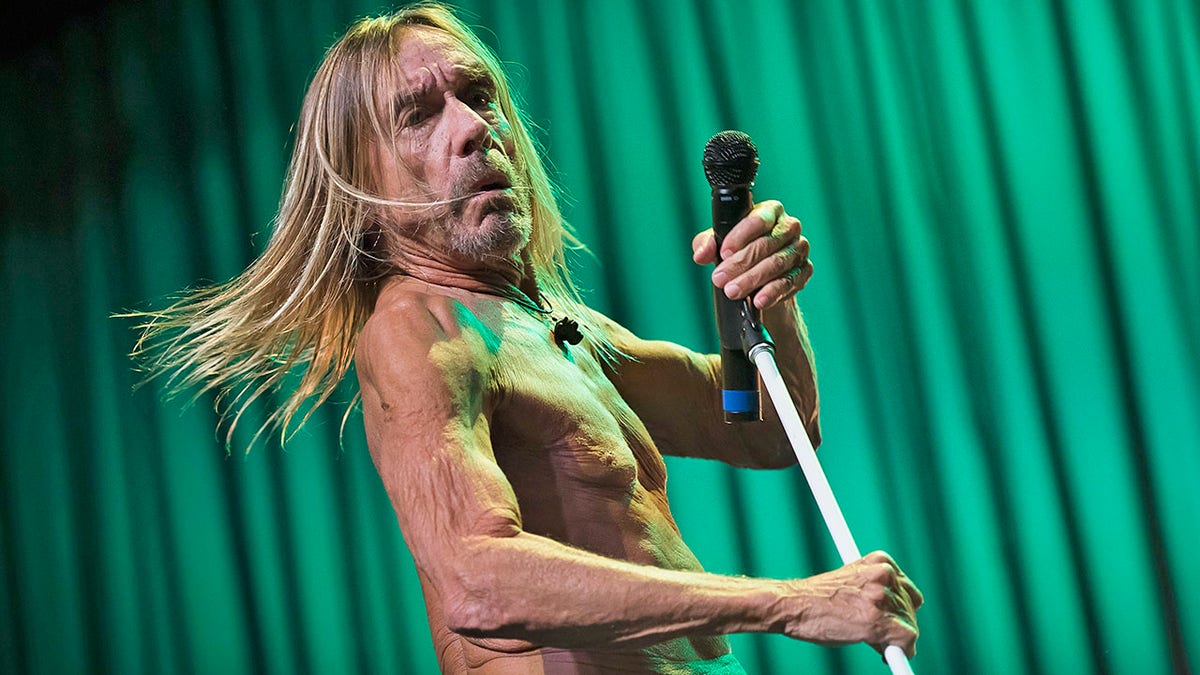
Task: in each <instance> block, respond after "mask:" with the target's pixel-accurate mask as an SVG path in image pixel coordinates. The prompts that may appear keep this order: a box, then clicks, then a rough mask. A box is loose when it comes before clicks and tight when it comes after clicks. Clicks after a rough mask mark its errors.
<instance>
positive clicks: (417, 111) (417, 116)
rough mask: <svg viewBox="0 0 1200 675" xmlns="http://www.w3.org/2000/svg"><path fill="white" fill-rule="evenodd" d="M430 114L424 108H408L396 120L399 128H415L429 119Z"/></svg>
mask: <svg viewBox="0 0 1200 675" xmlns="http://www.w3.org/2000/svg"><path fill="white" fill-rule="evenodd" d="M430 116H431V115H430V113H429V111H428V110H426V109H424V108H409V109H408V110H405V111H404V112H402V113H400V119H399V120H398V122H399V126H400V128H402V129H403V128H407V127H415V126H417V125H419V124H421V123H422V122H424V121H425V120H427V119H429V118H430Z"/></svg>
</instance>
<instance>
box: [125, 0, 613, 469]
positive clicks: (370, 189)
mask: <svg viewBox="0 0 1200 675" xmlns="http://www.w3.org/2000/svg"><path fill="white" fill-rule="evenodd" d="M411 26H425V27H429V28H434V29H436V30H439V31H442V32H444V33H446V34H448V35H450V36H451V37H452V38H453V39H455V40H456V41H457V42H458V43H460V44H461V45H462V46H463V47H464V48H465V49H467V50H468V51H469V52H470V53H472V54H474V55H475V56H477V57H478V58H479V59H480V60H481V61H482V62H483V64H484V65H485V67H486V68H487V69H488V70H489V74H490V75H491V77H492V80H493V81H494V82H495V83H496V86H497V101H498V105H499V106H500V110H501V112H502V114H503V115H504V116H505V117H506V118H507V119H508V120H509V123H510V125H511V132H512V135H513V140H514V142H515V146H516V152H515V156H514V157H513V163H514V168H515V170H516V171H517V172H519V173H523V174H524V177H525V179H526V184H527V185H529V186H530V191H531V192H530V196H529V203H530V206H531V216H532V234H531V237H530V242H529V245H528V249H527V254H528V257H529V260H530V264H531V265H532V267H533V270H534V273H535V275H536V278H537V280H538V287H539V292H540V293H541V294H542V295H543V296H544V297H545V298H546V299H547V300H548V301H549V302H550V303H551V304H552V305H553V306H554V307H555V308H556V309H558V310H559V311H561V312H564V313H566V314H568V315H570V316H573V317H579V318H580V322H581V323H582V324H584V326H585V327H588V328H592V330H589V331H586V332H587V333H588V334H589V335H590V336H592V337H591V338H590V339H591V340H592V341H593V342H594V343H596V346H599V347H600V351H601V352H607V351H608V349H607V347H608V345H607V342H606V341H604V340H602V339H597V338H596V337H595V336H599V335H602V333H601V332H600V331H599V330H596V329H597V328H598V327H596V326H592V325H591V324H592V323H593V322H592V320H591V316H592V315H591V314H590V313H589V312H587V311H586V310H585V309H584V308H583V306H582V302H581V300H580V298H579V294H578V292H577V290H576V288H575V286H574V285H573V283H572V282H571V278H570V274H569V273H568V270H567V267H566V260H565V255H564V253H565V251H564V250H565V248H566V247H567V246H572V247H578V248H582V244H580V242H579V241H578V240H577V239H576V238H575V236H574V235H573V234H572V233H571V231H570V229H569V228H568V227H567V226H566V225H565V223H564V222H563V219H562V215H561V213H560V212H559V209H558V205H557V202H556V199H555V189H554V187H553V185H552V183H551V181H550V179H549V176H548V175H547V173H546V170H545V167H544V166H543V164H542V161H541V158H540V155H539V153H538V149H537V147H536V146H535V144H534V141H533V139H532V137H531V136H530V134H529V132H528V130H527V128H526V126H525V124H524V122H523V121H522V116H521V114H520V112H519V110H518V107H517V105H516V103H515V102H514V100H513V96H512V93H511V92H510V90H509V87H508V83H507V80H506V78H505V77H504V75H503V72H502V69H501V66H500V62H499V60H498V59H497V58H496V56H495V55H494V54H493V53H492V52H491V50H490V49H488V47H487V46H486V45H485V44H483V42H482V41H480V40H479V38H478V37H476V35H475V34H474V33H473V32H472V31H471V30H470V28H468V27H467V26H466V25H465V24H464V23H463V22H462V21H460V20H459V19H458V18H456V17H455V16H454V15H453V14H452V13H451V12H450V10H449V9H447V8H446V7H444V6H442V5H439V4H435V3H421V4H418V5H414V6H411V7H407V8H405V9H402V10H399V11H397V12H394V13H391V14H387V15H384V16H379V17H374V18H367V19H362V20H360V21H358V22H356V23H355V24H354V25H352V26H351V27H350V29H349V30H348V31H347V32H346V34H345V35H344V36H342V38H341V39H340V40H338V41H337V43H335V44H334V45H333V46H332V47H331V48H330V49H329V51H328V52H327V53H326V55H325V59H324V60H323V61H322V63H321V65H320V67H319V68H318V69H317V72H316V74H315V75H314V76H313V79H312V82H311V83H310V84H309V88H308V91H307V93H306V95H305V97H304V104H303V107H302V108H301V112H300V122H299V125H298V126H297V130H296V143H295V148H294V150H293V153H292V158H291V163H290V165H289V168H288V173H287V179H286V183H285V188H284V193H283V198H282V201H281V204H280V208H279V213H278V214H277V216H276V218H275V222H274V232H273V233H272V235H271V239H270V241H269V242H268V244H267V247H266V250H265V251H263V253H262V255H261V256H259V257H258V258H257V259H256V260H254V261H253V262H252V263H251V264H250V266H249V267H248V268H247V269H246V270H245V271H243V272H242V273H241V274H240V275H238V276H237V277H235V278H234V279H232V280H230V281H228V282H226V283H223V284H217V285H214V286H210V287H207V288H201V289H198V290H192V291H187V292H184V293H182V294H181V295H180V296H177V297H176V299H175V301H174V302H173V304H171V305H170V306H168V307H167V308H166V309H163V310H159V311H147V312H133V313H131V314H130V315H132V316H137V317H140V318H143V319H148V321H146V322H145V323H143V324H142V325H140V326H139V329H140V330H141V331H142V333H141V336H140V338H139V339H138V342H137V344H136V345H135V347H134V350H133V354H132V355H133V357H134V358H135V359H136V360H138V362H139V363H140V365H141V367H142V368H143V369H144V370H145V371H146V372H147V373H148V379H152V378H154V377H157V376H160V375H165V377H166V383H165V389H166V391H167V392H168V394H170V395H174V394H178V393H180V392H182V391H184V390H191V389H195V390H196V393H195V396H196V397H199V396H200V395H202V394H203V393H205V392H208V391H215V392H216V393H217V397H216V401H217V406H218V409H219V410H220V411H221V415H222V421H227V422H228V427H227V431H226V435H225V440H226V450H227V451H228V450H229V448H230V447H231V445H232V440H233V434H234V430H235V429H236V427H237V424H238V421H239V420H240V419H241V417H242V415H243V414H244V413H245V412H246V411H247V409H248V408H249V407H250V406H251V404H252V403H253V402H254V401H256V400H258V399H260V398H261V397H262V396H263V395H264V394H269V393H274V392H277V391H280V390H282V389H283V388H284V387H283V385H284V381H285V379H288V380H290V379H291V378H289V377H288V376H289V374H294V375H298V376H299V380H298V382H297V383H296V385H295V387H294V388H292V389H291V390H290V393H288V394H287V395H286V397H285V398H284V399H283V400H282V402H280V403H279V404H278V405H276V406H275V407H274V408H273V409H272V410H271V411H270V413H269V414H268V416H267V417H266V419H265V420H264V421H263V423H262V424H261V425H260V426H259V427H258V429H257V431H256V432H255V434H254V435H253V437H252V438H251V440H250V442H249V443H248V444H247V448H246V451H247V452H249V449H250V448H251V447H253V445H254V443H255V442H256V441H257V440H258V438H259V437H260V436H261V435H262V434H263V433H264V432H266V431H268V430H277V431H279V433H280V441H281V443H282V442H285V441H286V440H287V438H289V437H290V436H291V435H292V434H293V433H295V431H296V430H298V429H299V428H300V427H302V426H303V425H304V424H305V422H307V421H308V419H309V418H310V417H311V415H312V414H313V412H314V411H315V410H316V409H317V408H318V407H319V406H320V405H321V404H323V403H325V402H326V401H327V400H328V399H329V397H330V395H331V394H333V392H334V390H335V389H336V388H337V386H338V383H339V382H341V381H342V379H343V378H344V377H345V375H346V373H347V372H348V371H349V369H350V367H351V365H352V363H353V356H354V347H355V344H356V341H357V338H358V334H359V331H360V330H361V328H362V326H363V324H364V323H365V321H366V320H367V317H368V316H370V314H371V311H372V310H373V308H374V303H375V299H376V296H377V293H378V285H379V281H380V279H381V277H383V276H386V275H387V274H390V273H394V272H402V270H398V269H397V268H396V266H395V261H394V260H391V259H389V258H388V256H387V254H386V252H385V251H383V250H382V249H383V248H384V247H382V245H381V244H380V239H381V237H380V231H379V224H378V223H379V220H378V217H379V214H380V211H379V207H380V206H381V205H387V204H391V203H392V202H389V201H388V200H387V199H386V198H385V197H384V196H382V195H379V194H378V190H377V185H376V184H375V182H376V181H375V178H374V169H373V167H374V164H373V162H372V158H371V153H370V151H369V148H370V146H371V143H372V142H373V141H374V140H375V139H378V138H388V137H390V135H389V132H390V130H391V125H392V124H393V121H392V120H391V119H389V116H387V115H384V116H382V118H381V115H380V110H381V109H383V108H381V106H380V105H379V103H380V100H379V99H378V96H379V95H380V94H379V89H380V87H378V85H379V84H380V83H382V82H387V81H390V79H391V78H392V76H393V75H394V72H395V68H396V67H397V66H396V65H395V56H396V52H397V50H398V48H399V44H400V40H401V33H402V31H403V30H404V28H406V27H411ZM393 257H394V256H393ZM127 316H129V315H127ZM289 384H290V382H289ZM358 396H359V395H358V394H357V393H356V394H355V395H354V399H353V400H352V401H351V402H350V405H349V406H348V408H347V410H346V414H345V415H343V417H342V425H343V427H344V426H345V423H346V419H347V417H348V415H349V413H350V411H351V410H352V409H353V407H354V403H355V402H356V401H357V400H358ZM301 413H302V415H301V417H300V419H299V422H298V423H295V424H293V422H294V421H295V418H296V416H297V415H298V414H301Z"/></svg>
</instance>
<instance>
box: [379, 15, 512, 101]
mask: <svg viewBox="0 0 1200 675" xmlns="http://www.w3.org/2000/svg"><path fill="white" fill-rule="evenodd" d="M397 38H398V39H399V46H398V47H397V48H396V51H395V58H394V60H393V64H392V65H393V73H392V78H393V80H394V81H393V86H394V87H395V93H397V94H402V95H403V94H407V95H409V96H412V97H413V98H419V97H420V96H421V95H422V94H425V93H428V92H429V91H430V90H437V89H443V88H446V87H449V86H453V85H455V84H457V83H459V82H464V81H478V80H483V79H492V78H494V77H495V76H494V74H493V73H492V72H491V69H490V68H488V66H487V64H486V63H485V62H484V61H483V59H481V58H480V57H479V56H478V55H476V54H474V53H473V52H472V51H471V50H470V49H469V48H467V46H466V45H464V44H462V43H461V42H459V41H458V40H457V39H455V38H454V36H452V35H450V34H448V33H445V32H443V31H441V30H438V29H436V28H431V27H427V26H406V27H404V28H402V29H401V30H400V32H399V34H398V35H397Z"/></svg>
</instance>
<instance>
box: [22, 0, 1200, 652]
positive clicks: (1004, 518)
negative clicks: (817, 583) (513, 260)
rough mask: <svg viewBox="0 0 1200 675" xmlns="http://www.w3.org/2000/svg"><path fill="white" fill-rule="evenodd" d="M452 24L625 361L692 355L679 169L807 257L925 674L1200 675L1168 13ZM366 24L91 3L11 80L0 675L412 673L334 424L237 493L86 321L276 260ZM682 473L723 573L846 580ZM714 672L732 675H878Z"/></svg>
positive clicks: (1030, 4) (794, 493)
mask: <svg viewBox="0 0 1200 675" xmlns="http://www.w3.org/2000/svg"><path fill="white" fill-rule="evenodd" d="M93 4H94V3H93ZM460 6H461V8H462V9H463V10H464V16H465V18H466V19H467V22H468V23H470V24H474V25H477V26H480V27H481V36H482V37H483V39H484V40H485V41H486V42H488V43H489V44H492V45H493V46H495V47H497V48H498V50H499V53H500V55H501V58H502V59H503V60H504V61H505V63H506V67H508V68H509V69H510V72H511V75H512V77H513V78H514V81H515V82H517V83H518V89H519V90H520V92H521V96H522V97H523V99H524V100H525V102H526V109H527V112H528V115H529V118H530V120H531V121H532V122H534V123H535V124H536V125H537V127H539V129H540V132H539V140H540V141H541V143H542V144H543V146H544V148H545V152H546V155H547V157H548V159H549V160H550V163H551V165H552V166H553V167H554V173H555V177H556V179H557V181H558V183H559V185H560V186H561V188H562V191H563V194H564V206H565V209H564V210H565V213H566V216H567V218H568V220H569V221H570V222H571V224H572V225H573V227H574V228H575V229H576V230H577V232H578V233H579V235H580V237H581V238H582V239H583V240H584V241H585V242H586V243H587V244H588V246H589V247H590V249H591V251H592V254H587V253H578V254H575V255H573V264H574V265H575V269H576V273H577V278H578V280H579V281H580V283H581V285H582V286H583V287H584V288H586V289H588V292H587V297H588V298H589V300H590V302H591V303H592V304H593V305H594V306H595V307H596V308H598V309H600V310H601V311H604V312H606V313H608V314H610V315H611V316H613V317H614V318H616V319H617V320H619V321H621V322H622V323H624V324H625V325H627V326H628V327H630V328H631V329H633V330H634V331H635V332H637V333H639V334H640V335H642V336H644V337H648V338H658V339H669V340H674V341H677V342H680V343H682V344H684V345H687V346H689V347H692V348H695V349H700V350H705V351H711V350H712V349H714V348H715V346H716V341H715V333H714V330H713V326H712V323H713V320H712V317H711V307H710V302H711V301H710V295H709V287H708V281H707V271H706V270H703V269H701V268H699V267H697V266H695V265H693V264H692V263H691V261H690V245H689V244H690V240H691V237H692V235H693V234H694V233H695V232H696V231H699V230H701V229H704V228H705V227H707V225H708V223H707V220H708V204H709V198H708V194H707V185H706V184H705V182H704V179H703V174H702V172H701V170H700V166H699V164H700V162H699V160H700V154H701V150H702V148H703V145H704V143H705V141H706V140H707V139H708V137H709V136H711V135H712V134H713V133H715V132H717V131H719V130H721V129H725V128H739V129H742V130H744V131H746V132H747V133H749V134H750V135H751V136H752V137H753V138H754V139H755V141H756V143H757V144H758V146H759V148H760V155H761V160H762V165H761V169H760V172H759V178H758V184H757V185H756V188H755V194H756V196H757V197H759V198H761V199H765V198H777V199H780V200H782V201H783V202H784V204H785V205H786V206H787V208H788V211H789V212H790V213H792V214H794V215H797V216H798V217H800V218H801V219H802V220H803V221H804V227H805V233H806V235H807V236H808V237H809V238H810V240H811V241H812V245H813V259H814V261H815V263H816V270H817V271H816V276H815V277H814V279H813V281H812V282H811V284H810V285H809V287H808V288H807V289H806V290H805V291H803V293H802V294H801V295H800V299H799V302H800V304H801V307H802V308H803V310H804V313H805V316H806V319H807V321H808V323H809V326H810V331H811V335H812V339H813V343H814V346H815V349H816V354H817V360H818V368H819V371H820V383H821V394H822V404H823V405H822V408H823V410H822V412H823V415H822V419H823V429H824V434H823V436H824V445H823V446H822V450H821V458H822V462H823V464H824V465H825V467H826V471H827V472H828V473H829V476H830V480H831V483H832V484H833V487H834V490H835V492H836V493H837V494H838V497H839V500H840V501H841V503H842V507H843V509H844V511H845V512H846V516H847V519H848V521H849V523H850V525H851V527H852V529H853V531H854V533H855V536H856V539H857V540H858V542H859V545H860V546H861V547H862V548H863V549H864V550H872V549H876V548H883V549H886V550H888V551H889V552H891V553H892V554H893V555H894V556H895V557H896V558H897V559H898V560H899V561H900V563H901V564H902V565H903V566H904V567H905V569H906V571H908V572H909V574H910V575H911V576H912V577H913V578H914V579H915V580H916V581H917V582H918V584H919V585H920V586H921V587H922V589H923V590H924V592H925V595H926V597H927V599H928V604H927V606H926V608H925V609H923V610H922V611H921V614H920V618H921V627H922V638H921V641H920V642H919V653H918V656H917V657H916V660H915V662H914V667H915V668H916V670H917V672H919V673H967V672H970V673H1011V672H1027V673H1056V674H1057V673H1133V672H1137V673H1186V672H1191V670H1194V669H1197V667H1198V666H1200V652H1198V651H1197V647H1196V645H1200V578H1198V577H1197V575H1196V574H1195V573H1194V567H1195V562H1194V561H1195V560H1197V559H1200V274H1198V272H1197V270H1198V269H1200V268H1198V267H1197V265H1196V263H1195V261H1196V260H1200V197H1198V196H1197V195H1200V140H1198V138H1197V133H1196V130H1197V122H1196V120H1197V119H1200V117H1198V113H1200V8H1198V7H1197V6H1196V5H1195V3H1192V2H1189V1H1188V0H1153V1H1151V2H1134V1H1133V0H1128V1H1119V0H1111V1H1109V2H1092V1H1085V0H1052V1H1050V2H1044V1H1037V2H1035V1H1032V0H1025V1H1018V2H1006V3H981V2H950V1H948V0H947V1H941V0H939V1H936V2H928V3H900V2H877V1H875V0H850V1H849V2H832V1H830V2H787V1H784V0H753V1H750V2H744V3H743V2H738V3H735V2H731V1H724V0H720V1H717V2H700V1H685V0H671V1H660V2H649V1H641V0H613V1H611V2H603V3H600V2H566V1H559V0H519V1H513V2H502V1H499V0H473V1H469V2H468V1H464V2H462V3H460ZM386 9H387V6H385V5H384V4H380V3H375V2H368V1H366V0H362V1H358V2H350V1H348V0H343V1H340V2H320V1H316V0H310V1H308V2H300V3H283V2H264V3H239V2H230V1H228V0H206V1H200V0H157V1H155V2H149V1H143V2H137V1H133V0H126V1H124V2H111V3H108V4H107V6H105V7H102V8H98V9H94V10H89V11H86V12H80V13H78V14H77V15H75V16H73V17H71V18H69V19H68V20H67V21H66V22H65V23H64V24H63V25H62V26H61V27H60V29H59V30H57V31H56V32H54V33H53V34H51V35H50V36H49V37H46V38H44V39H40V40H35V41H33V42H32V44H30V45H29V46H27V47H25V48H23V49H21V50H18V51H17V52H16V53H14V54H12V55H11V56H7V57H6V60H5V61H4V63H3V65H2V67H0V106H2V107H0V113H2V114H3V119H4V120H5V123H4V124H3V125H0V185H2V187H0V190H2V192H0V224H2V227H3V230H2V232H0V234H2V240H0V246H2V256H3V258H2V259H3V267H2V269H0V279H2V281H3V292H0V316H2V317H3V329H2V330H0V348H2V349H3V352H2V354H3V355H2V357H0V358H2V359H3V362H2V367H0V383H2V389H0V441H2V443H3V445H2V448H3V449H2V452H0V564H2V568H0V577H2V578H0V671H2V672H11V673H61V672H92V671H96V672H102V671H108V672H121V673H175V672H197V673H217V672H220V673H239V672H245V673H301V672H379V673H383V672H413V673H419V672H436V661H435V655H434V654H433V650H432V646H431V641H430V637H429V630H428V627H427V625H426V623H425V618H424V607H423V603H422V599H421V594H420V587H419V583H418V580H417V574H416V570H415V568H414V566H413V562H412V559H411V556H410V555H409V554H408V552H407V550H406V549H405V547H404V542H403V540H402V538H401V536H400V532H399V530H398V528H397V526H396V521H395V517H394V514H393V513H392V511H391V507H390V504H389V503H388V500H387V498H386V495H385V494H384V493H383V490H382V489H381V486H380V484H379V480H378V478H377V477H376V476H375V473H374V469H373V467H372V465H371V462H370V458H369V456H368V455H367V453H366V446H365V441H364V438H363V434H362V430H361V422H360V421H359V420H360V416H356V415H352V417H351V423H350V424H349V425H348V426H347V431H346V433H345V434H344V436H340V437H339V425H340V420H341V415H342V412H343V411H344V405H345V402H347V401H349V400H350V398H351V396H352V392H353V390H352V387H351V386H350V385H352V384H353V383H352V382H351V383H347V386H346V387H345V389H344V391H343V392H341V393H340V394H339V396H338V397H336V398H337V399H338V401H337V402H335V403H334V404H332V405H328V406H326V408H325V409H323V410H321V411H319V412H318V413H317V414H316V415H314V417H313V422H312V423H311V424H310V425H309V427H308V428H306V430H305V431H304V432H302V433H301V434H300V435H299V436H298V437H297V438H296V439H295V440H294V441H292V442H290V443H289V444H288V445H287V446H286V447H285V448H283V449H280V447H279V445H278V443H277V442H271V443H268V444H267V445H265V446H263V447H260V448H258V449H257V450H255V451H254V452H253V453H251V454H249V455H243V454H242V452H241V448H242V447H244V444H245V443H246V442H247V441H248V440H249V438H248V434H246V433H243V432H241V431H239V432H238V434H235V442H234V445H233V450H232V453H231V454H228V455H227V454H226V448H225V446H224V443H223V439H222V438H221V437H220V436H219V434H218V433H217V432H216V431H215V429H216V425H217V423H218V419H217V417H216V415H215V413H214V412H213V410H212V401H211V399H210V398H205V397H201V398H200V399H199V400H197V401H195V402H192V403H191V404H190V405H188V401H187V400H186V397H184V398H183V399H181V400H177V401H164V400H162V395H163V392H162V390H161V384H159V383H150V384H149V385H146V386H142V387H140V388H135V385H136V384H137V382H138V376H137V374H136V373H133V372H132V370H131V364H130V362H129V360H128V358H127V357H126V354H127V352H128V351H129V349H130V348H131V347H132V342H133V339H134V332H133V331H132V330H131V324H130V322H129V321H125V320H115V319H112V318H110V316H111V314H113V313H115V312H120V311H122V310H124V309H128V308H145V307H148V306H161V305H162V303H163V302H164V301H165V299H166V297H167V295H168V294H170V293H172V292H175V291H178V290H180V289H183V288H185V287H188V286H194V285H197V284H200V283H206V282H212V281H221V280H225V279H228V278H230V277H231V276H233V275H234V274H236V273H237V272H238V271H240V270H241V269H242V268H243V267H244V266H245V265H246V264H247V263H248V262H249V261H250V260H251V259H252V258H253V256H254V255H255V253H256V252H257V251H260V250H261V249H262V247H263V246H264V245H265V242H266V240H267V237H268V236H269V233H270V225H271V219H272V217H273V215H274V212H275V209H276V208H277V205H278V202H279V194H280V190H281V187H282V181H283V176H284V171H285V168H286V162H287V159H288V154H289V152H290V148H291V146H290V144H291V139H292V132H291V126H292V125H293V124H294V123H295V119H296V117H297V116H298V112H299V106H300V101H301V99H302V96H303V92H304V86H305V84H306V82H307V78H308V77H309V76H310V75H311V73H312V72H313V71H314V69H315V67H316V64H317V63H318V62H319V61H320V59H321V56H322V54H323V52H324V50H325V49H326V48H327V47H328V45H329V44H330V43H331V42H332V41H333V40H334V39H335V38H336V36H337V35H338V34H339V33H340V31H341V30H342V29H343V28H344V27H345V26H347V25H348V24H349V23H350V22H351V21H352V20H353V19H354V18H356V17H358V16H362V15H364V14H369V13H375V12H380V11H384V10H386ZM10 30H12V29H11V28H10ZM261 416H262V409H261V406H260V407H258V408H257V409H255V410H254V411H253V413H252V419H249V420H247V421H245V422H244V423H243V425H244V426H245V427H246V428H250V427H253V426H254V425H255V419H261ZM239 442H240V443H241V445H239ZM668 467H669V471H670V483H669V490H670V496H671V500H672V505H673V508H674V510H675V515H676V517H677V520H678V521H679V524H680V527H681V529H682V530H683V533H684V537H685V539H686V540H687V541H688V542H689V544H690V545H691V546H692V548H693V549H694V551H695V552H696V554H697V556H698V557H699V558H700V560H701V562H703V563H704V564H705V566H706V567H707V568H708V569H710V570H712V571H714V572H721V573H728V574H750V575H756V576H769V577H777V578H786V577H801V576H807V575H810V574H813V573H816V572H819V571H822V570H826V569H829V568H832V567H834V566H835V565H836V564H837V557H836V552H835V550H834V549H833V546H832V542H831V541H830V540H829V538H828V535H826V534H825V531H824V529H823V525H822V524H821V520H820V516H819V514H818V513H817V511H816V509H815V506H814V504H813V503H812V500H811V497H810V496H809V495H808V492H807V488H806V486H805V483H804V480H803V477H802V476H801V475H800V473H799V472H798V470H797V471H790V470H789V471H769V472H751V471H742V470H734V469H731V468H728V467H724V466H721V465H718V464H714V463H708V462H703V461H699V460H676V459H668ZM734 644H735V650H736V651H737V653H738V655H739V657H740V658H741V660H742V661H743V663H744V664H745V665H746V667H747V670H748V671H749V672H753V673H774V672H780V673H783V672H792V671H795V670H797V669H800V670H804V671H805V672H814V673H838V674H843V673H870V672H881V669H882V668H883V666H882V665H881V664H880V663H879V659H878V656H877V655H875V654H874V653H872V652H871V650H869V649H867V648H865V647H861V646H859V647H854V648H848V649H826V648H821V647H816V646H813V645H808V644H804V643H798V642H792V641H789V640H787V639H785V638H782V637H779V636H766V635H742V636H736V637H735V639H734Z"/></svg>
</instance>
